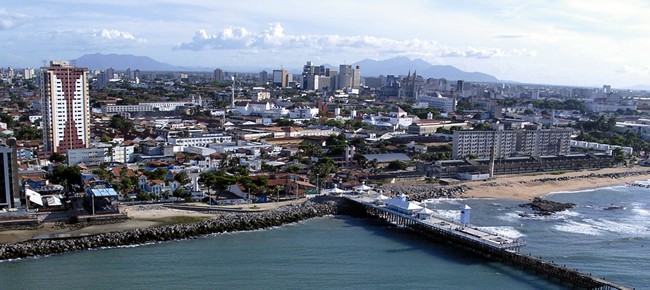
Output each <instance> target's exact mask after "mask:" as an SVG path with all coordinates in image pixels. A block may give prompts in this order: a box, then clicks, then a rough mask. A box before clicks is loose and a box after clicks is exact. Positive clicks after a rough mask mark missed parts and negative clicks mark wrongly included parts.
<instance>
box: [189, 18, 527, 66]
mask: <svg viewBox="0 0 650 290" xmlns="http://www.w3.org/2000/svg"><path fill="white" fill-rule="evenodd" d="M176 49H185V50H196V51H198V50H204V49H250V50H254V49H303V50H317V51H325V52H341V51H348V52H349V51H353V52H360V53H361V52H363V53H369V54H370V53H380V54H381V53H384V54H392V55H405V56H429V57H435V56H443V57H467V58H493V57H510V56H534V55H535V54H536V52H534V51H529V50H526V49H511V50H502V49H498V48H480V49H479V48H472V47H470V48H467V49H455V48H450V47H446V46H442V45H440V44H438V42H436V41H431V40H420V39H411V40H396V39H391V38H386V37H376V36H369V35H362V36H341V35H336V34H327V35H292V34H285V32H284V28H283V27H282V25H281V24H279V23H272V24H270V25H269V27H268V28H267V29H265V30H264V31H262V32H259V33H253V32H251V31H249V30H247V29H246V28H242V27H235V26H230V27H227V28H225V29H223V30H222V31H221V32H219V33H218V34H216V35H214V34H210V33H208V32H207V31H206V30H205V29H201V30H199V31H197V32H196V33H195V34H194V37H193V38H192V41H190V42H185V43H181V44H180V45H178V46H177V47H176Z"/></svg>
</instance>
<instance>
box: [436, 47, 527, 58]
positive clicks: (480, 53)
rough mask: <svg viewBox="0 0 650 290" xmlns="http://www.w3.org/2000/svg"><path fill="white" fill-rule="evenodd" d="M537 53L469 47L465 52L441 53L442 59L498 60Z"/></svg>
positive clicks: (452, 50)
mask: <svg viewBox="0 0 650 290" xmlns="http://www.w3.org/2000/svg"><path fill="white" fill-rule="evenodd" d="M536 55H537V52H536V51H530V50H527V49H510V50H502V49H498V48H474V47H468V48H467V49H464V50H458V49H447V50H443V51H441V52H440V53H439V56H441V57H466V58H496V57H518V56H536Z"/></svg>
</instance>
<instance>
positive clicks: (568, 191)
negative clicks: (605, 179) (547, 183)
mask: <svg viewBox="0 0 650 290" xmlns="http://www.w3.org/2000/svg"><path fill="white" fill-rule="evenodd" d="M627 187H629V186H628V185H625V184H622V185H612V186H605V187H598V188H591V189H582V190H567V191H552V192H549V193H547V194H545V195H544V196H543V197H548V196H552V195H556V194H563V193H581V192H594V191H597V190H602V189H615V190H616V189H624V188H627Z"/></svg>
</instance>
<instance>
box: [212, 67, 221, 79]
mask: <svg viewBox="0 0 650 290" xmlns="http://www.w3.org/2000/svg"><path fill="white" fill-rule="evenodd" d="M213 78H214V81H215V82H220V81H223V71H222V70H221V69H218V68H217V69H215V70H214V76H213Z"/></svg>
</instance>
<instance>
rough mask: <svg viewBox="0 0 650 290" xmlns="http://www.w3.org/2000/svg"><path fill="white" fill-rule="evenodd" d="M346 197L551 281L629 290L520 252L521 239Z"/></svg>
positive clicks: (374, 213)
mask: <svg viewBox="0 0 650 290" xmlns="http://www.w3.org/2000/svg"><path fill="white" fill-rule="evenodd" d="M346 198H347V199H349V200H351V201H354V202H356V203H357V204H360V205H362V206H363V207H364V208H365V210H366V212H367V213H368V214H369V215H371V216H375V217H378V218H380V219H383V220H385V221H387V222H390V223H392V224H395V225H398V226H404V227H407V228H409V229H411V230H413V231H415V232H417V233H419V234H423V235H426V236H428V237H431V238H434V239H436V240H441V241H444V242H447V243H450V244H452V245H454V246H457V247H461V248H464V249H466V250H469V251H472V252H474V253H477V254H480V255H483V256H485V257H488V258H492V259H495V260H499V261H501V262H504V263H506V264H511V265H513V266H517V267H520V268H523V269H525V270H530V271H533V272H535V273H537V274H543V275H545V276H546V277H547V278H548V279H550V280H553V279H554V280H557V281H560V282H563V283H567V284H571V285H572V286H573V287H577V288H585V289H606V290H609V289H621V290H627V289H631V288H627V287H624V286H621V285H618V284H615V283H612V282H609V281H606V280H605V279H601V278H597V277H592V276H591V275H589V274H584V273H581V272H579V271H577V270H575V269H569V268H566V267H565V266H562V265H557V264H554V263H552V262H548V261H545V260H542V259H541V258H537V257H532V256H530V255H525V254H521V253H519V249H520V248H521V247H523V246H525V245H526V243H525V242H524V241H523V240H519V239H516V240H513V239H509V238H505V237H501V236H498V235H495V234H494V233H490V232H488V231H484V230H479V229H476V228H468V227H463V226H461V225H460V224H457V223H455V222H452V221H448V220H444V219H441V218H437V217H431V218H428V219H424V220H422V219H419V218H417V217H415V216H413V215H408V214H405V213H401V212H397V211H394V210H391V209H388V208H386V207H385V206H381V205H377V204H374V203H372V202H371V201H367V200H364V199H363V198H360V197H351V196H348V197H346Z"/></svg>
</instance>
